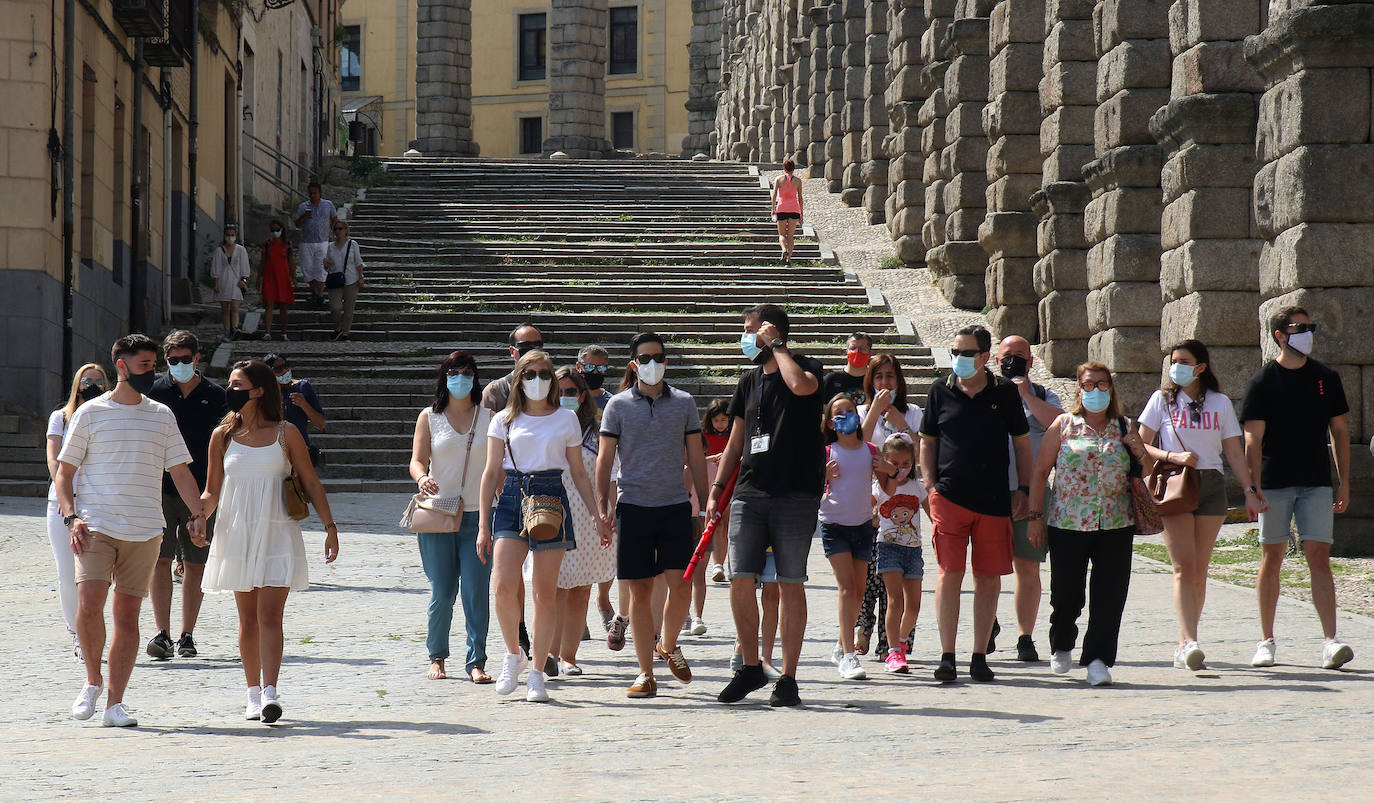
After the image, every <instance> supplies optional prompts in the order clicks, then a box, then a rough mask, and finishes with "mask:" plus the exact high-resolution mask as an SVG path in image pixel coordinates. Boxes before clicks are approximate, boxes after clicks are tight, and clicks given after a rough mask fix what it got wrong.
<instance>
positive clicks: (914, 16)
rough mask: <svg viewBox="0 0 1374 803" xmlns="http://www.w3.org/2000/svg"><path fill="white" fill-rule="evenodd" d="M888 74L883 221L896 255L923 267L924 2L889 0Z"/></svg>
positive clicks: (885, 95) (925, 94)
mask: <svg viewBox="0 0 1374 803" xmlns="http://www.w3.org/2000/svg"><path fill="white" fill-rule="evenodd" d="M887 19H888V23H887V28H888V32H887V51H888V56H887V57H888V62H887V75H888V85H887V90H886V92H885V94H884V101H885V103H886V105H887V116H888V123H889V130H888V135H887V137H886V139H885V141H884V148H885V150H886V153H887V157H888V163H887V187H888V195H887V199H886V201H885V204H884V206H885V216H886V220H887V230H888V233H889V234H890V235H892V240H893V242H894V244H895V246H896V249H897V256H898V257H899V258H900V259H901V260H902V262H903V263H905V264H907V265H910V266H917V265H924V264H925V255H926V247H925V243H924V242H923V241H922V240H921V226H922V225H923V224H924V223H925V205H926V200H925V184H924V182H923V181H922V173H923V168H924V165H925V156H924V154H923V153H922V151H921V135H922V126H921V122H920V111H921V104H922V103H923V102H924V101H925V99H926V97H927V95H928V94H929V90H928V88H927V84H926V81H925V80H924V75H923V69H924V66H925V65H924V62H923V60H922V58H921V35H922V34H924V33H925V31H926V27H927V26H926V17H925V11H924V5H923V3H922V2H921V0H891V2H889V3H888V9H887Z"/></svg>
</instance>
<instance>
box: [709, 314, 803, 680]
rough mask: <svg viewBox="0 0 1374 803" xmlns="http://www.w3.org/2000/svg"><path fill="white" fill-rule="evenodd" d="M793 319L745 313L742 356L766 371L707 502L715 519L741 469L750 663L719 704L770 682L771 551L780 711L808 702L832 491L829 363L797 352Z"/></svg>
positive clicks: (737, 527) (740, 583)
mask: <svg viewBox="0 0 1374 803" xmlns="http://www.w3.org/2000/svg"><path fill="white" fill-rule="evenodd" d="M787 332H788V320H787V312H786V311H784V310H783V309H782V308H781V307H778V306H776V305H774V304H760V305H759V306H757V307H753V308H751V309H749V310H747V311H746V312H745V313H744V335H743V336H742V337H741V338H740V349H741V350H742V351H743V352H744V356H745V357H747V358H749V360H750V361H751V362H753V363H754V364H755V365H757V366H758V367H757V368H755V369H753V370H751V371H748V372H746V373H745V374H744V376H743V377H741V378H740V380H739V384H738V386H737V387H736V388H735V396H734V398H733V399H732V400H731V402H730V408H729V414H730V416H731V418H733V419H734V426H733V427H732V428H731V430H730V441H729V443H728V444H726V447H725V452H724V453H723V454H722V455H721V458H720V469H719V472H718V474H717V475H716V476H717V481H716V482H715V483H714V484H713V485H712V486H711V495H710V497H709V499H708V501H707V504H706V517H707V519H710V518H711V517H712V516H714V514H715V513H716V510H717V509H718V508H719V506H720V504H721V496H722V492H723V491H724V486H725V482H724V480H723V479H721V478H725V477H729V476H730V475H731V474H732V473H733V472H734V471H735V467H736V466H739V467H740V470H739V478H738V480H737V482H736V485H735V494H734V499H735V501H734V504H733V506H732V507H731V510H730V555H729V556H730V607H731V609H732V610H733V612H734V616H735V631H736V633H738V634H739V636H740V638H739V647H740V657H741V659H742V661H743V665H742V666H741V667H740V668H739V669H738V670H737V671H736V672H735V675H734V677H733V678H732V679H731V680H730V683H729V684H727V685H726V687H725V688H724V689H723V690H721V692H720V695H719V696H718V697H717V699H718V700H720V702H722V703H734V702H739V701H740V700H743V699H744V698H745V697H746V696H748V695H749V694H750V693H751V692H754V691H757V690H758V689H761V688H763V687H764V686H765V685H767V683H768V678H767V676H766V675H765V674H764V671H763V667H762V665H761V664H760V662H759V654H758V632H759V612H758V607H757V603H756V602H755V598H754V582H755V580H757V579H758V578H759V577H760V576H761V575H762V573H763V566H764V561H765V559H766V553H767V550H768V548H769V547H770V546H771V547H772V548H773V558H774V561H775V563H776V565H777V570H778V583H779V586H780V588H781V596H782V602H781V611H780V625H781V628H782V655H783V659H782V676H781V677H780V678H778V681H777V683H776V684H775V686H774V687H773V694H772V696H771V697H770V699H769V703H770V704H771V705H773V706H793V705H800V704H801V698H800V696H799V695H798V692H797V680H796V674H797V661H798V659H799V658H800V657H801V647H802V635H803V634H804V632H805V630H806V589H805V587H804V585H803V584H804V583H805V582H806V559H807V556H808V555H809V554H810V552H811V538H812V535H813V534H814V533H815V531H816V513H817V511H818V510H819V508H820V502H821V492H822V491H823V490H824V486H825V443H824V438H823V436H822V434H821V428H820V424H819V422H820V420H821V409H822V407H823V406H824V399H822V398H821V388H820V380H819V378H818V377H820V376H821V374H822V370H821V365H820V363H819V362H817V361H816V360H814V359H812V358H810V357H803V356H801V355H799V354H793V353H792V351H791V350H790V349H788V348H787Z"/></svg>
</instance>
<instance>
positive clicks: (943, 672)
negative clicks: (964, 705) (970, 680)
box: [935, 658, 959, 683]
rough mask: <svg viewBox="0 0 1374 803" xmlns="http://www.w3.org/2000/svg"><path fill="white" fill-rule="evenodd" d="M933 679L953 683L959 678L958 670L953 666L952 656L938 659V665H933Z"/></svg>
mask: <svg viewBox="0 0 1374 803" xmlns="http://www.w3.org/2000/svg"><path fill="white" fill-rule="evenodd" d="M935 679H936V680H938V681H940V682H941V683H953V682H954V681H956V680H958V679H959V670H958V669H955V668H954V659H953V658H941V659H940V665H939V666H937V667H935Z"/></svg>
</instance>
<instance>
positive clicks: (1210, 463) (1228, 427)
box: [1140, 340, 1264, 672]
mask: <svg viewBox="0 0 1374 803" xmlns="http://www.w3.org/2000/svg"><path fill="white" fill-rule="evenodd" d="M1210 359H1211V358H1210V356H1209V355H1208V353H1207V347H1206V346H1205V345H1203V344H1202V342H1201V341H1199V340H1185V341H1183V342H1182V343H1179V344H1178V345H1176V346H1174V347H1173V348H1171V349H1169V378H1168V380H1167V381H1165V382H1164V386H1163V387H1162V388H1161V389H1159V390H1157V391H1155V392H1154V394H1153V395H1152V396H1150V401H1149V402H1147V403H1146V405H1145V411H1144V412H1143V413H1141V414H1140V439H1141V440H1142V441H1144V442H1145V443H1146V444H1153V443H1154V442H1155V438H1156V436H1157V437H1158V438H1159V446H1158V448H1156V447H1155V446H1146V449H1147V450H1148V451H1149V452H1150V456H1151V457H1153V458H1154V459H1155V460H1166V461H1169V462H1171V463H1178V464H1180V465H1185V466H1191V467H1192V468H1194V469H1196V470H1197V475H1198V506H1197V509H1196V510H1194V511H1192V512H1191V513H1179V514H1177V515H1173V516H1164V517H1163V521H1164V545H1165V546H1166V547H1168V549H1169V561H1170V563H1172V564H1173V566H1174V609H1175V611H1176V612H1177V614H1178V629H1179V633H1178V644H1177V646H1176V647H1175V648H1174V666H1175V667H1176V668H1178V669H1191V670H1193V671H1194V672H1196V671H1198V670H1199V669H1203V668H1205V666H1206V656H1205V655H1204V654H1203V652H1202V648H1201V647H1199V646H1198V641H1197V631H1198V621H1199V620H1200V619H1201V618H1202V605H1203V601H1204V600H1205V599H1206V596H1207V568H1208V565H1209V564H1210V563H1211V561H1212V548H1213V546H1215V545H1216V541H1217V533H1219V532H1221V525H1222V523H1223V522H1225V521H1226V508H1227V505H1226V486H1225V482H1224V479H1223V477H1222V473H1221V461H1222V456H1223V455H1225V457H1226V462H1227V463H1230V464H1231V471H1232V472H1234V473H1235V475H1236V479H1237V480H1239V482H1240V487H1242V488H1244V489H1245V509H1246V511H1247V512H1248V513H1249V514H1250V518H1251V520H1254V519H1255V518H1257V517H1258V516H1259V514H1260V512H1261V511H1262V510H1263V509H1264V496H1263V494H1261V493H1260V491H1259V489H1258V488H1257V487H1255V486H1256V483H1254V482H1252V481H1251V477H1250V467H1249V466H1248V465H1247V464H1246V462H1245V444H1244V434H1245V433H1244V431H1243V430H1242V429H1241V426H1240V422H1239V421H1238V420H1237V418H1236V409H1235V407H1234V406H1233V405H1232V404H1231V400H1230V399H1228V398H1227V397H1226V395H1225V394H1223V393H1222V392H1221V383H1220V382H1218V381H1217V375H1216V373H1214V372H1213V371H1212V368H1211V365H1210Z"/></svg>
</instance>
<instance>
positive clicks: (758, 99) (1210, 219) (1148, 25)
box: [693, 0, 1374, 551]
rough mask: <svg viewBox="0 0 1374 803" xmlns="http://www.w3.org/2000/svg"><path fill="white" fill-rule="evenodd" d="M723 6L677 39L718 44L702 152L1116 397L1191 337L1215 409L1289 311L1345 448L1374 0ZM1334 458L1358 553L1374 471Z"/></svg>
mask: <svg viewBox="0 0 1374 803" xmlns="http://www.w3.org/2000/svg"><path fill="white" fill-rule="evenodd" d="M721 5H722V4H721V3H710V4H697V3H694V4H693V6H694V12H695V13H696V14H697V18H696V20H695V21H696V23H697V26H696V28H694V41H698V42H701V41H707V40H712V39H714V40H715V41H718V42H719V43H720V55H719V58H720V69H721V86H720V88H719V92H718V94H717V97H716V102H715V108H716V119H715V126H714V129H713V130H712V131H711V132H710V134H709V137H708V142H709V144H710V146H711V148H712V150H711V155H712V156H714V157H716V158H720V159H739V160H752V161H765V162H775V161H777V160H778V158H779V156H780V155H787V156H791V157H792V158H795V159H796V160H797V162H798V164H799V165H800V166H802V167H803V168H804V169H805V171H806V173H805V174H807V175H810V176H811V177H813V178H819V177H824V178H825V179H827V184H828V188H829V190H830V191H831V192H834V193H838V194H839V196H840V200H841V201H842V202H843V203H845V204H847V205H849V206H859V205H863V206H864V208H865V210H866V212H867V213H868V218H869V220H870V221H871V222H880V221H885V222H886V223H887V228H888V231H889V232H890V234H891V235H892V238H893V241H894V247H895V250H896V253H897V255H898V256H899V257H900V258H901V259H902V261H903V262H905V263H906V264H907V265H909V266H911V267H925V268H928V269H929V271H930V274H931V277H932V279H933V280H934V281H935V283H936V285H937V286H938V287H939V288H940V289H941V291H942V292H943V293H944V295H945V297H946V299H947V300H948V301H949V302H950V303H952V304H954V305H955V306H959V307H963V308H967V309H976V310H983V311H985V312H986V313H987V314H988V317H989V324H990V326H991V328H993V329H994V330H995V332H996V334H997V335H999V336H1005V335H1008V334H1020V335H1023V336H1025V337H1027V338H1029V339H1030V340H1031V341H1032V342H1034V343H1037V344H1038V346H1037V349H1038V353H1039V354H1040V355H1041V359H1042V362H1043V363H1044V364H1046V365H1048V366H1049V368H1050V369H1051V370H1052V371H1053V372H1054V373H1055V374H1056V375H1060V376H1063V375H1067V374H1071V372H1072V370H1073V367H1074V366H1075V365H1077V364H1078V363H1080V362H1081V361H1083V360H1085V359H1095V360H1100V361H1102V362H1105V363H1106V364H1107V365H1108V366H1110V367H1111V368H1112V370H1113V371H1114V372H1115V373H1116V376H1117V377H1118V389H1119V390H1120V391H1121V393H1122V395H1123V396H1124V398H1125V401H1126V404H1127V408H1128V409H1130V410H1139V409H1140V407H1141V406H1142V404H1143V403H1144V401H1145V399H1146V397H1147V396H1148V394H1149V393H1150V392H1151V391H1152V390H1153V389H1154V388H1156V387H1158V386H1159V383H1160V381H1161V378H1162V370H1161V368H1162V365H1163V362H1164V358H1165V350H1166V349H1167V348H1168V347H1169V346H1170V345H1172V344H1174V343H1176V342H1178V341H1180V340H1183V339H1185V338H1190V337H1196V338H1199V339H1201V340H1203V341H1204V342H1206V343H1207V344H1208V345H1209V346H1210V347H1211V351H1212V359H1213V366H1212V367H1213V368H1214V369H1215V370H1216V371H1217V374H1218V376H1219V378H1220V379H1221V381H1222V383H1223V387H1224V389H1225V390H1226V391H1227V392H1228V393H1229V394H1230V395H1231V396H1232V397H1233V398H1238V397H1239V396H1240V395H1241V394H1242V393H1243V391H1244V381H1245V379H1246V377H1248V376H1249V375H1250V374H1251V373H1252V372H1253V371H1254V370H1255V369H1256V368H1257V367H1258V366H1259V364H1260V360H1261V358H1262V356H1267V357H1272V356H1274V355H1273V345H1272V343H1271V342H1270V340H1269V338H1268V335H1267V333H1266V332H1265V331H1264V329H1265V328H1266V327H1265V325H1264V323H1263V321H1264V320H1265V319H1267V317H1268V315H1269V314H1271V313H1272V312H1273V311H1274V310H1275V309H1277V308H1278V307H1280V306H1283V305H1286V304H1294V303H1296V304H1302V305H1303V306H1306V307H1308V308H1309V309H1310V310H1312V312H1313V315H1314V317H1315V318H1316V319H1317V320H1319V321H1320V322H1321V325H1322V330H1321V333H1320V334H1319V335H1318V343H1319V345H1318V348H1317V351H1316V353H1315V356H1316V357H1317V358H1318V359H1320V360H1322V361H1323V362H1325V363H1327V364H1329V365H1332V366H1333V367H1335V368H1336V369H1337V370H1339V371H1340V372H1341V375H1342V377H1343V378H1344V381H1345V389H1346V394H1347V396H1348V397H1349V400H1350V403H1351V413H1350V416H1349V421H1350V431H1351V436H1352V438H1353V439H1354V440H1355V441H1357V442H1358V443H1363V442H1366V441H1368V440H1369V439H1370V437H1371V436H1374V345H1371V343H1374V341H1371V340H1369V339H1368V338H1365V337H1363V336H1362V335H1361V332H1362V331H1363V330H1364V328H1365V327H1366V326H1368V324H1369V323H1370V322H1371V321H1374V270H1371V268H1370V263H1371V257H1374V180H1371V179H1374V138H1371V133H1372V132H1371V122H1370V120H1371V114H1370V108H1371V107H1370V103H1371V101H1370V97H1371V71H1372V70H1374V2H1348V1H1345V0H1342V1H1341V2H1335V1H1334V0H1333V1H1332V2H1325V1H1324V0H725V2H724V3H723V8H722V7H721ZM708 6H709V8H708ZM713 26H714V28H715V30H714V36H712V33H713V31H712V28H713ZM779 30H785V31H787V34H786V35H779V33H778V31H779ZM884 51H885V52H884ZM701 52H702V53H706V52H708V51H705V50H702V51H701ZM884 84H885V85H884ZM789 86H790V91H785V90H784V91H778V90H782V89H783V87H789ZM780 98H781V99H782V100H781V101H780V100H779V99H780ZM875 98H880V99H881V104H882V106H883V109H882V111H885V115H884V114H882V113H881V112H880V110H879V109H877V108H876V105H877V104H876V103H875V102H874V99H875ZM779 102H783V103H787V104H790V108H786V109H779V108H778V107H777V104H778V103H779ZM778 119H789V120H793V121H794V122H795V125H794V127H793V139H792V141H791V142H790V143H788V145H787V147H785V148H784V149H783V154H779V152H778V150H777V149H775V148H771V147H770V144H771V140H770V136H774V135H772V134H770V130H771V129H770V128H769V127H768V125H767V124H766V123H767V122H771V121H775V120H778ZM784 134H786V130H784ZM884 163H885V166H886V170H885V171H881V169H880V165H883V164H884ZM880 171H881V172H885V176H882V177H881V178H882V180H879V178H880V176H879V173H880ZM879 198H881V199H882V201H881V205H879V204H878V199H879ZM1354 457H1355V467H1356V471H1355V472H1354V476H1355V480H1356V483H1357V484H1356V489H1355V501H1354V504H1353V507H1352V510H1351V512H1349V513H1347V514H1345V515H1344V516H1341V517H1338V519H1337V527H1338V528H1339V531H1340V532H1341V534H1342V538H1343V539H1345V540H1343V541H1342V543H1343V544H1345V545H1347V546H1346V547H1345V548H1347V549H1361V550H1364V551H1369V550H1374V465H1371V463H1370V459H1369V453H1368V450H1366V449H1363V448H1356V449H1355V450H1354ZM1356 536H1358V540H1359V543H1358V545H1356V544H1355V541H1354V540H1352V539H1354V538H1356Z"/></svg>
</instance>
